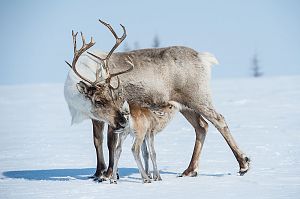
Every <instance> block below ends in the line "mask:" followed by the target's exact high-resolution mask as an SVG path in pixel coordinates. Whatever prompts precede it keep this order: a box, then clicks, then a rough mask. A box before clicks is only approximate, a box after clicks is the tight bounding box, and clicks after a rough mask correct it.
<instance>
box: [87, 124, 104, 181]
mask: <svg viewBox="0 0 300 199" xmlns="http://www.w3.org/2000/svg"><path fill="white" fill-rule="evenodd" d="M92 122H93V137H94V146H95V149H96V155H97V169H96V172H95V174H94V175H93V176H91V177H90V178H93V179H98V178H99V177H100V176H101V175H102V174H103V172H104V171H105V170H106V165H105V161H104V156H103V147H102V145H103V129H104V122H100V121H96V120H92Z"/></svg>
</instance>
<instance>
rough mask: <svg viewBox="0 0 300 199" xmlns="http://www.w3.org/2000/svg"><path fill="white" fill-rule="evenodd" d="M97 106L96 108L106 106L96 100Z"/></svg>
mask: <svg viewBox="0 0 300 199" xmlns="http://www.w3.org/2000/svg"><path fill="white" fill-rule="evenodd" d="M95 106H96V107H103V106H104V103H103V102H102V101H98V100H96V101H95Z"/></svg>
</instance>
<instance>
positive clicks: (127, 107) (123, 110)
mask: <svg viewBox="0 0 300 199" xmlns="http://www.w3.org/2000/svg"><path fill="white" fill-rule="evenodd" d="M122 112H123V113H126V114H130V108H129V104H128V102H127V101H126V100H125V102H124V104H123V106H122Z"/></svg>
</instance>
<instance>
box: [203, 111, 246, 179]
mask: <svg viewBox="0 0 300 199" xmlns="http://www.w3.org/2000/svg"><path fill="white" fill-rule="evenodd" d="M200 110H201V114H203V116H204V117H205V118H206V119H208V120H209V121H210V122H211V123H212V124H213V125H214V126H215V127H216V128H217V129H218V131H219V132H220V133H221V134H222V136H223V137H224V139H225V140H226V142H227V144H228V145H229V147H230V149H231V150H232V152H233V154H234V156H235V158H236V159H237V161H238V163H239V166H240V171H239V173H240V175H244V174H245V173H246V172H247V171H248V170H249V166H250V159H249V158H248V157H247V156H246V155H245V154H244V153H243V152H242V151H241V150H240V149H239V147H238V145H237V143H236V142H235V140H234V139H233V137H232V135H231V133H230V131H229V128H228V126H227V124H226V121H225V118H224V117H223V116H222V115H221V114H219V113H217V112H216V111H215V109H214V108H213V107H209V106H203V107H200Z"/></svg>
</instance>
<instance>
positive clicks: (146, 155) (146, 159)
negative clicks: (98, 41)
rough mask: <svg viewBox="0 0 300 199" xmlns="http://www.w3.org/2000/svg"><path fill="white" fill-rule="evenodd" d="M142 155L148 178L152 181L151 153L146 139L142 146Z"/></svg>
mask: <svg viewBox="0 0 300 199" xmlns="http://www.w3.org/2000/svg"><path fill="white" fill-rule="evenodd" d="M142 155H143V159H144V163H145V171H146V173H147V175H148V177H149V178H150V179H151V178H152V177H151V174H150V170H149V152H148V148H147V144H146V139H144V141H143V144H142Z"/></svg>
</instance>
